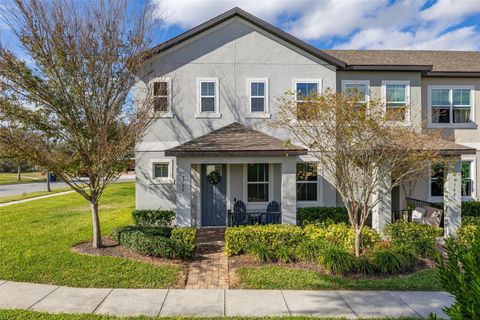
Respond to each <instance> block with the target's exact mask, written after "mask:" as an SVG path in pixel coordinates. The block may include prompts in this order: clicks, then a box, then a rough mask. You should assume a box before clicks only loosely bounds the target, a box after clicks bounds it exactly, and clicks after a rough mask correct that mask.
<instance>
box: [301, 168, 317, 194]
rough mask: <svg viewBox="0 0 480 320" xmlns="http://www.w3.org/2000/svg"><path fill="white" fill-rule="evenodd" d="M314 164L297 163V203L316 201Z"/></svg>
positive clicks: (315, 170)
mask: <svg viewBox="0 0 480 320" xmlns="http://www.w3.org/2000/svg"><path fill="white" fill-rule="evenodd" d="M317 188H318V171H317V164H316V163H297V201H317Z"/></svg>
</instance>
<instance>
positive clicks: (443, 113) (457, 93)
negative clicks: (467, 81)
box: [429, 86, 473, 124]
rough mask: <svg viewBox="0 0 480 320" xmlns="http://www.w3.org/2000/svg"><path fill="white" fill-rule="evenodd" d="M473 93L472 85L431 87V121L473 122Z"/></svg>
mask: <svg viewBox="0 0 480 320" xmlns="http://www.w3.org/2000/svg"><path fill="white" fill-rule="evenodd" d="M472 93H473V88H471V87H442V86H438V87H434V86H431V87H429V101H430V110H431V111H430V112H431V122H432V123H441V124H456V123H471V122H472V118H473V117H472V114H471V113H472V109H473V108H472V105H473V103H472V100H473V96H472Z"/></svg>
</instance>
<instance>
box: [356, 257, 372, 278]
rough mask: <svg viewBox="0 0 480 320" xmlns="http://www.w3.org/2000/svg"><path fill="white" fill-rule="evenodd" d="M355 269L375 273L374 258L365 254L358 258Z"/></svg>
mask: <svg viewBox="0 0 480 320" xmlns="http://www.w3.org/2000/svg"><path fill="white" fill-rule="evenodd" d="M355 271H356V272H357V273H361V274H365V275H367V274H373V273H374V271H375V270H374V266H373V263H372V260H371V259H370V257H369V256H367V255H363V256H360V257H359V258H357V260H356V264H355Z"/></svg>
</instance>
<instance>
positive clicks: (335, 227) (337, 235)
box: [304, 223, 381, 252]
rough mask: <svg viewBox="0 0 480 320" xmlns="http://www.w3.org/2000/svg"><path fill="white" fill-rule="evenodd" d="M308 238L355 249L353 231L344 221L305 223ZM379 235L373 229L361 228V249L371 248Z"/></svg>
mask: <svg viewBox="0 0 480 320" xmlns="http://www.w3.org/2000/svg"><path fill="white" fill-rule="evenodd" d="M304 230H305V234H306V235H307V237H308V238H310V239H311V240H315V241H324V242H327V243H331V244H334V245H337V246H339V247H340V248H342V249H344V250H348V251H352V252H353V251H354V249H355V231H354V230H353V229H352V227H351V226H350V225H349V224H348V225H347V224H346V223H337V224H330V225H323V226H322V225H313V224H312V225H307V226H305V228H304ZM380 240H381V239H380V235H379V234H378V233H377V232H376V231H375V230H373V229H371V228H369V227H367V226H365V227H364V228H363V230H362V249H368V248H372V247H373V246H374V245H375V244H376V243H378V242H379V241H380Z"/></svg>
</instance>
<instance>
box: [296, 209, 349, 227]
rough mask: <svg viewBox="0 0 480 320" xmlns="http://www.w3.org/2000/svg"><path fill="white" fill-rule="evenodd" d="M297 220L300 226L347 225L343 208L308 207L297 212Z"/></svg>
mask: <svg viewBox="0 0 480 320" xmlns="http://www.w3.org/2000/svg"><path fill="white" fill-rule="evenodd" d="M297 219H298V221H299V223H300V224H301V225H307V224H311V223H340V222H344V223H349V220H348V212H347V209H346V208H345V207H343V208H336V207H308V208H300V209H298V210H297Z"/></svg>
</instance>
